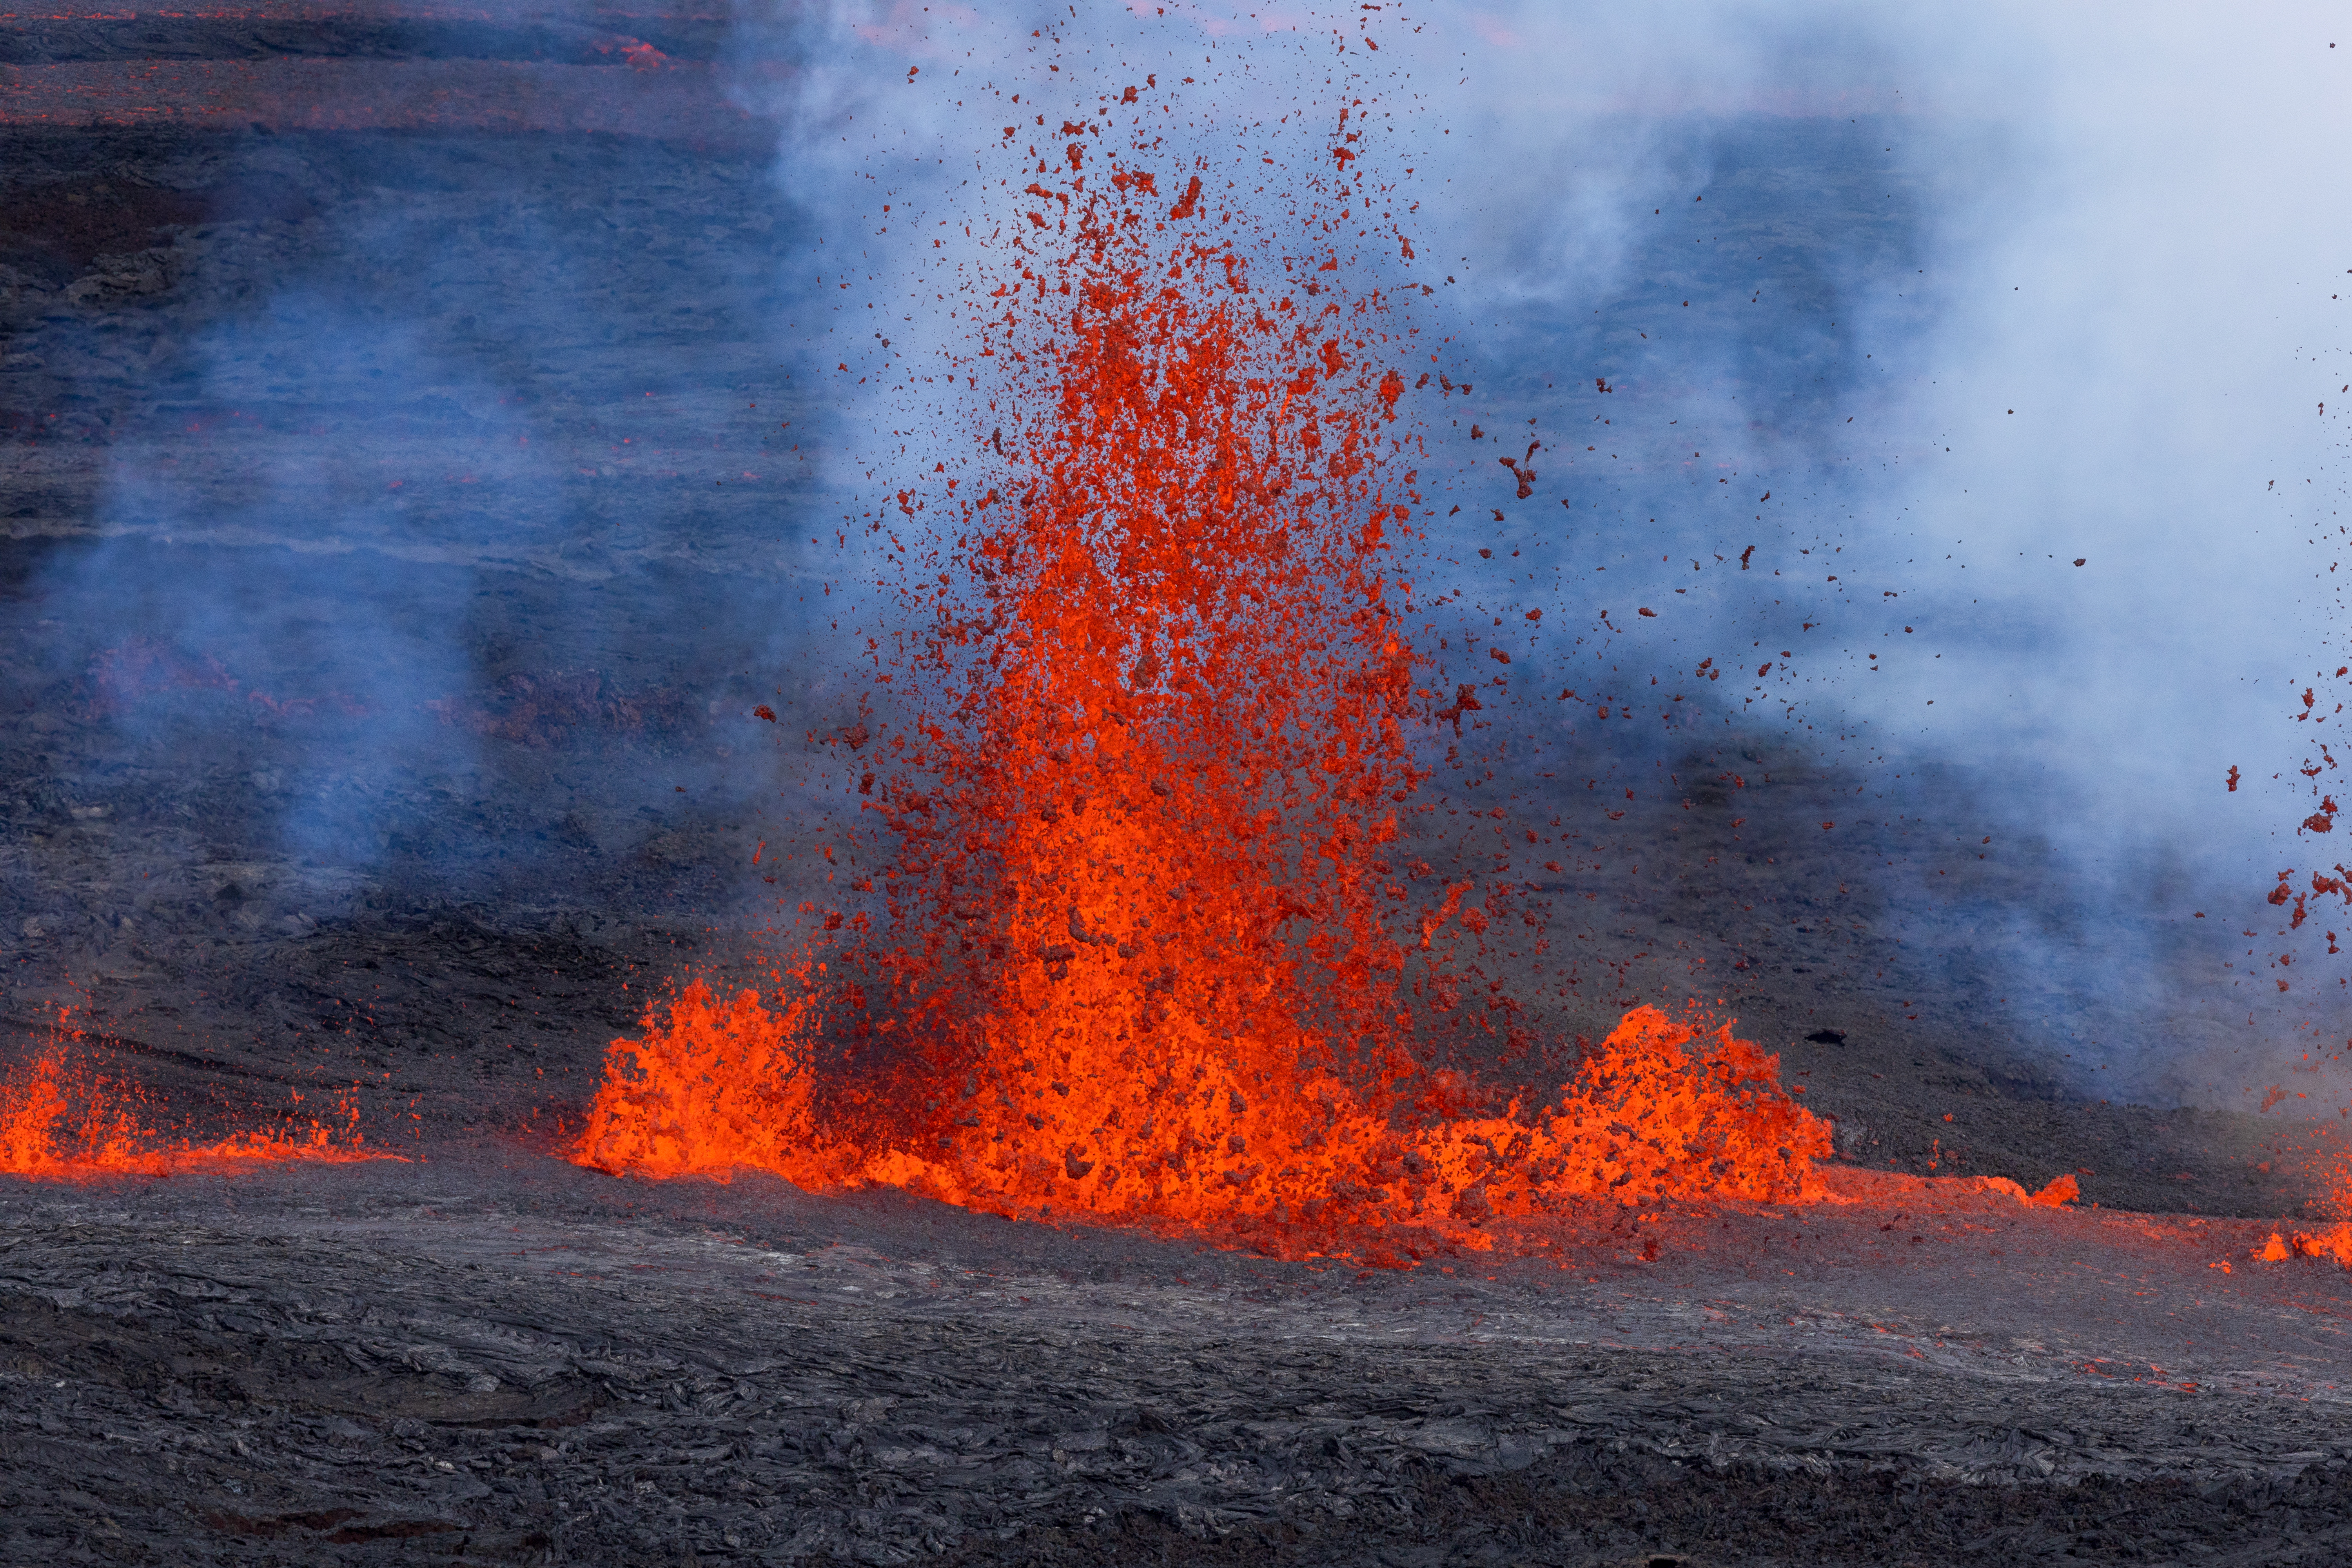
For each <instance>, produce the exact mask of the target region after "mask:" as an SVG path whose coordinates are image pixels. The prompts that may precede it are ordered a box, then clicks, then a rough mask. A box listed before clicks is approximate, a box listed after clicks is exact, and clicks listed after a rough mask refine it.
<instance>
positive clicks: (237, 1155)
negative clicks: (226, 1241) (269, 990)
mask: <svg viewBox="0 0 2352 1568" xmlns="http://www.w3.org/2000/svg"><path fill="white" fill-rule="evenodd" d="M79 1044H80V1037H79V1033H78V1032H77V1031H76V1030H75V1029H74V1027H73V1023H72V1017H71V1015H70V1014H68V1013H64V1012H60V1013H59V1015H58V1021H57V1024H56V1026H55V1027H54V1028H53V1029H52V1030H51V1033H50V1039H49V1044H48V1047H47V1049H46V1050H45V1051H43V1052H42V1053H41V1054H40V1055H38V1056H37V1057H36V1058H33V1059H32V1060H31V1061H29V1062H27V1063H26V1064H25V1065H24V1066H23V1067H21V1068H18V1069H17V1070H16V1072H15V1073H13V1074H10V1075H7V1076H5V1077H0V1175H10V1176H27V1177H32V1178H34V1179H36V1180H46V1181H89V1180H91V1179H94V1178H98V1177H104V1176H169V1175H175V1174H178V1173H182V1172H186V1171H194V1170H203V1169H220V1168H224V1167H227V1168H235V1167H236V1166H239V1165H254V1164H265V1163H273V1164H286V1163H293V1162H296V1161H311V1162H326V1163H338V1164H341V1163H352V1162H354V1161H360V1160H383V1159H397V1158H399V1156H398V1155H395V1154H391V1153H388V1152H384V1151H383V1150H379V1149H373V1148H371V1147H369V1146H368V1144H367V1140H366V1136H365V1134H364V1133H363V1132H362V1131H361V1130H360V1127H359V1112H358V1110H357V1109H356V1108H355V1107H353V1106H352V1105H350V1104H348V1103H344V1104H341V1105H339V1106H338V1107H337V1108H336V1110H335V1111H334V1112H333V1113H332V1114H331V1115H330V1116H329V1117H327V1118H325V1119H323V1120H322V1119H320V1118H317V1117H313V1116H309V1115H302V1116H299V1117H297V1118H295V1119H293V1120H291V1121H285V1122H282V1123H281V1125H280V1126H278V1127H277V1128H273V1129H270V1130H268V1131H246V1132H236V1133H232V1134H230V1135H229V1136H227V1137H225V1138H212V1139H205V1138H200V1137H191V1136H174V1135H173V1134H171V1133H169V1132H166V1131H161V1130H159V1129H157V1128H154V1127H152V1126H151V1125H149V1124H148V1123H147V1121H144V1120H143V1119H142V1116H141V1109H142V1095H141V1094H140V1092H139V1090H138V1089H136V1087H135V1086H133V1085H131V1084H129V1083H126V1082H122V1081H119V1080H116V1079H110V1078H107V1077H105V1076H103V1075H101V1074H99V1073H95V1072H92V1071H89V1069H88V1068H86V1067H85V1066H83V1065H82V1063H81V1061H80V1059H79V1052H78V1050H77V1047H78V1046H79ZM294 1098H295V1100H296V1101H297V1102H298V1103H299V1101H300V1100H301V1099H302V1096H301V1095H300V1094H299V1091H298V1092H297V1093H296V1094H295V1097H294Z"/></svg>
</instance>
